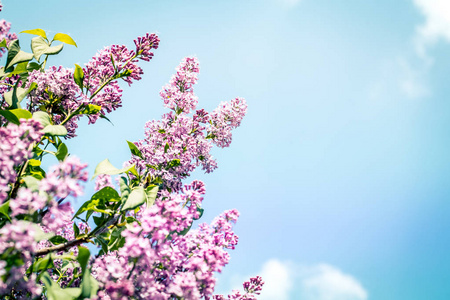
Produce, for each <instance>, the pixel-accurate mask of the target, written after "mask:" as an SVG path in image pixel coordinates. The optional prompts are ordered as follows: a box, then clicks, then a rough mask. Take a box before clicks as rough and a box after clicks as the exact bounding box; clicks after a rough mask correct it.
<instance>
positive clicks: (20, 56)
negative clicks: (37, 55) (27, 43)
mask: <svg viewBox="0 0 450 300" xmlns="http://www.w3.org/2000/svg"><path fill="white" fill-rule="evenodd" d="M32 59H33V53H27V52H24V51H22V50H20V51H19V52H18V53H17V54H16V56H14V58H13V59H11V61H10V62H9V64H7V65H6V69H9V68H10V67H12V66H14V65H15V64H17V63H21V62H23V61H30V60H32Z"/></svg>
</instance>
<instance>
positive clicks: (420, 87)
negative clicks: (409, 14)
mask: <svg viewBox="0 0 450 300" xmlns="http://www.w3.org/2000/svg"><path fill="white" fill-rule="evenodd" d="M412 3H413V5H414V6H415V7H416V8H417V9H418V10H419V12H420V13H421V14H422V15H423V17H424V19H423V21H422V22H421V23H420V24H418V25H417V26H416V28H415V30H414V34H413V35H412V36H411V41H412V45H413V48H412V49H411V52H409V53H403V54H401V55H399V57H397V58H393V59H392V62H391V64H392V65H394V66H396V71H395V72H393V73H390V74H387V76H386V74H383V75H382V76H380V79H379V81H380V82H376V83H375V84H373V85H372V87H371V90H370V91H369V95H370V97H372V98H373V97H374V96H375V97H377V96H379V95H384V94H386V93H388V94H389V93H392V92H393V91H394V92H395V90H392V89H391V88H390V87H389V85H390V83H391V82H395V83H397V85H396V86H394V88H395V89H396V90H398V91H399V92H401V94H402V95H403V96H406V97H408V98H422V97H426V96H429V95H431V90H430V89H429V87H428V82H427V81H428V77H429V73H430V71H431V70H432V67H433V63H434V59H433V57H432V56H431V55H430V54H429V52H430V49H431V48H432V47H433V46H434V45H435V44H436V43H438V42H439V41H443V42H446V43H450V1H449V0H412Z"/></svg>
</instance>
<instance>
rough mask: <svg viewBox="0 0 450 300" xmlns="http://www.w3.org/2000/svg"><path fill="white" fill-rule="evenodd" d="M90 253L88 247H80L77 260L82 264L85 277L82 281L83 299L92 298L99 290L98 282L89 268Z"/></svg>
mask: <svg viewBox="0 0 450 300" xmlns="http://www.w3.org/2000/svg"><path fill="white" fill-rule="evenodd" d="M90 255H91V253H90V252H89V250H88V249H86V248H84V247H78V256H77V261H78V262H79V264H80V267H81V270H82V277H83V281H82V282H81V295H80V297H81V299H84V298H91V297H92V296H94V295H96V294H97V291H98V282H97V281H96V280H95V278H94V277H92V276H91V274H90V272H89V270H88V269H87V263H88V261H89V256H90Z"/></svg>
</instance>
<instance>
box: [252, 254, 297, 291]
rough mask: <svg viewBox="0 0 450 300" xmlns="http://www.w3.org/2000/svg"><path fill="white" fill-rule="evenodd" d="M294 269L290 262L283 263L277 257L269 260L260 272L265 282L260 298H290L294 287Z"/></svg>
mask: <svg viewBox="0 0 450 300" xmlns="http://www.w3.org/2000/svg"><path fill="white" fill-rule="evenodd" d="M292 271H293V270H291V269H290V267H289V264H288V263H282V262H280V261H279V260H276V259H271V260H269V261H267V262H266V263H265V264H264V265H263V267H262V270H261V273H260V276H261V277H262V278H263V280H264V282H265V284H264V287H263V292H262V294H261V296H260V297H259V300H266V299H267V300H271V299H278V300H288V299H289V292H290V291H291V289H292V287H293V282H292V279H293V278H292V276H293V273H294V272H292Z"/></svg>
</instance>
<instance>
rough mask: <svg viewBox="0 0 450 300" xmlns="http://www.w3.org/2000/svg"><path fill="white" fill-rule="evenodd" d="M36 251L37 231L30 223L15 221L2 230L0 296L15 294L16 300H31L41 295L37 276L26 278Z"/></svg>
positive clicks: (0, 238)
mask: <svg viewBox="0 0 450 300" xmlns="http://www.w3.org/2000/svg"><path fill="white" fill-rule="evenodd" d="M36 250H37V243H36V241H35V230H34V228H33V227H30V223H28V222H26V221H19V220H15V219H13V221H12V223H10V224H6V225H5V226H3V227H2V228H1V229H0V257H1V258H2V259H3V260H1V259H0V296H2V295H7V294H10V293H11V292H13V293H14V295H15V297H14V298H15V299H29V298H33V297H34V296H37V295H39V294H40V293H41V291H42V289H41V287H40V286H38V285H36V283H35V281H36V276H35V274H33V275H31V276H30V277H28V278H27V277H24V275H25V271H26V269H27V265H29V263H30V262H31V259H32V255H33V253H34V252H35V251H36ZM18 261H21V262H22V263H19V264H17V262H18ZM5 275H6V276H5ZM2 278H5V279H6V280H4V279H2Z"/></svg>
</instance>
